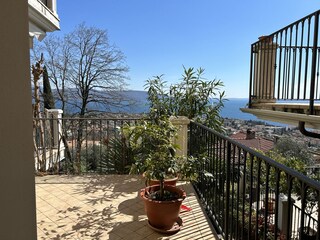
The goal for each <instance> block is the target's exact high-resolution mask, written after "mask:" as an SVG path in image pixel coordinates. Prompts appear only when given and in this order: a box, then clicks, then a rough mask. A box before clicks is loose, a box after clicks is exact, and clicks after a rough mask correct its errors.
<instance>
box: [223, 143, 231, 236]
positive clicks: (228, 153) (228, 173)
mask: <svg viewBox="0 0 320 240" xmlns="http://www.w3.org/2000/svg"><path fill="white" fill-rule="evenodd" d="M225 164H226V168H227V172H226V173H227V176H226V177H227V182H226V196H225V197H226V198H225V199H226V202H225V204H226V205H225V216H224V222H225V226H224V231H225V239H226V240H228V239H229V215H230V214H229V212H230V178H231V171H230V168H231V143H230V142H229V141H228V142H227V159H226V163H225Z"/></svg>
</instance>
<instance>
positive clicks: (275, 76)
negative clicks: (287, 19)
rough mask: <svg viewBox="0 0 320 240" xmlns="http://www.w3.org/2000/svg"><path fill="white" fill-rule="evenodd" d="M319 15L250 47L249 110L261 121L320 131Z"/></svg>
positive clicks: (307, 18)
mask: <svg viewBox="0 0 320 240" xmlns="http://www.w3.org/2000/svg"><path fill="white" fill-rule="evenodd" d="M319 14H320V11H317V12H314V13H312V14H310V15H308V16H306V17H304V18H302V19H300V20H298V21H296V22H294V23H292V24H290V25H288V26H286V27H284V28H282V29H280V30H278V31H276V32H274V33H272V34H270V35H268V36H262V37H260V38H259V41H257V42H255V43H253V44H252V45H251V64H250V65H251V67H250V88H249V93H250V96H249V105H248V108H244V109H242V111H243V112H247V113H251V114H254V115H256V116H257V117H258V118H261V119H265V120H271V121H274V122H282V123H286V124H291V125H296V126H297V125H299V123H303V124H305V126H306V127H308V128H314V129H320V121H319V120H320V101H319V100H320V85H319V84H320V82H319V71H320V67H319V66H320V54H319V52H320V45H319Z"/></svg>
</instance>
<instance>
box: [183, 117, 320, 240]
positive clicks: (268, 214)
mask: <svg viewBox="0 0 320 240" xmlns="http://www.w3.org/2000/svg"><path fill="white" fill-rule="evenodd" d="M189 134H190V135H189V153H190V154H191V155H194V156H196V157H200V158H204V159H205V161H204V163H203V164H202V166H201V169H199V172H200V176H199V180H198V181H197V182H195V183H194V187H195V189H196V191H197V193H198V194H199V196H200V199H201V200H202V202H203V204H204V206H205V208H206V211H207V213H208V216H209V218H210V220H211V221H212V223H213V225H214V226H215V228H216V230H217V231H218V232H219V233H220V234H221V235H222V236H223V237H224V239H309V238H307V234H308V233H309V234H310V235H312V234H313V235H314V236H312V237H313V238H314V239H319V234H316V233H317V232H318V233H319V231H320V227H319V224H318V222H319V216H320V215H319V208H318V206H319V201H320V195H319V194H320V184H319V182H317V181H315V180H312V179H310V178H308V177H306V176H304V175H303V174H300V173H298V172H296V171H294V170H293V169H291V168H288V167H286V166H284V165H282V164H280V163H278V162H276V161H274V160H272V159H270V158H268V157H266V156H264V155H262V154H261V153H259V152H257V151H255V150H253V149H250V148H248V147H246V146H244V145H241V144H240V143H237V142H236V141H234V140H232V139H230V138H228V137H226V136H224V135H222V134H219V133H217V132H215V131H213V130H211V129H209V128H207V127H205V126H203V125H201V124H198V123H194V122H191V124H190V132H189ZM297 206H299V207H297ZM302 213H304V214H302ZM307 230H309V231H307Z"/></svg>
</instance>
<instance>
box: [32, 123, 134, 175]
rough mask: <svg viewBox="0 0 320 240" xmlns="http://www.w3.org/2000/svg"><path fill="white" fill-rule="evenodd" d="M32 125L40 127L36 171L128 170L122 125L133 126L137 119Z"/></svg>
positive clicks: (117, 171)
mask: <svg viewBox="0 0 320 240" xmlns="http://www.w3.org/2000/svg"><path fill="white" fill-rule="evenodd" d="M34 121H38V122H39V123H41V124H37V126H38V127H36V128H35V129H34V130H35V131H34V135H35V136H34V139H35V141H34V144H35V159H36V168H37V169H38V170H42V171H52V172H60V173H61V172H74V171H75V169H77V171H78V172H85V173H87V172H100V173H127V172H128V168H127V166H128V165H130V164H131V163H132V162H131V161H132V159H133V158H132V153H131V150H130V148H129V147H128V145H127V142H126V139H125V137H124V134H123V131H122V130H123V126H124V125H134V124H136V123H137V122H138V121H139V118H130V119H129V118H126V119H102V118H86V119H81V118H59V119H57V118H41V119H34ZM41 139H42V140H41ZM40 163H41V164H42V166H40V165H41V164H40Z"/></svg>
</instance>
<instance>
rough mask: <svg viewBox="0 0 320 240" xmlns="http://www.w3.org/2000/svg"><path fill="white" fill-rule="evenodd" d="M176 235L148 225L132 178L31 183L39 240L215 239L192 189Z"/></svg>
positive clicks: (188, 187)
mask: <svg viewBox="0 0 320 240" xmlns="http://www.w3.org/2000/svg"><path fill="white" fill-rule="evenodd" d="M180 187H182V188H184V189H185V190H186V192H187V198H186V199H185V200H184V202H183V204H184V205H185V206H187V207H190V208H191V209H192V210H191V211H184V212H181V214H180V217H181V218H182V220H183V226H182V228H181V230H180V231H179V232H178V233H175V234H173V235H163V234H160V233H157V232H155V231H153V230H152V229H151V228H150V227H149V226H148V224H147V218H146V215H145V214H144V207H143V202H142V201H141V199H140V198H139V197H138V191H139V189H141V188H143V181H142V180H141V179H139V178H136V177H133V176H123V175H121V176H120V175H109V176H90V175H87V176H55V175H53V176H44V177H36V194H37V224H38V239H57V240H58V239H90V240H91V239H102V240H104V239H112V240H118V239H130V240H137V239H176V240H178V239H179V240H180V239H194V240H198V239H199V240H200V239H216V238H215V235H214V232H213V231H212V230H211V228H210V225H209V223H208V222H207V220H206V217H205V215H204V214H203V212H202V210H201V208H200V206H199V203H198V200H197V198H196V196H195V193H194V190H193V188H192V186H191V185H189V184H184V183H180Z"/></svg>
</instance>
